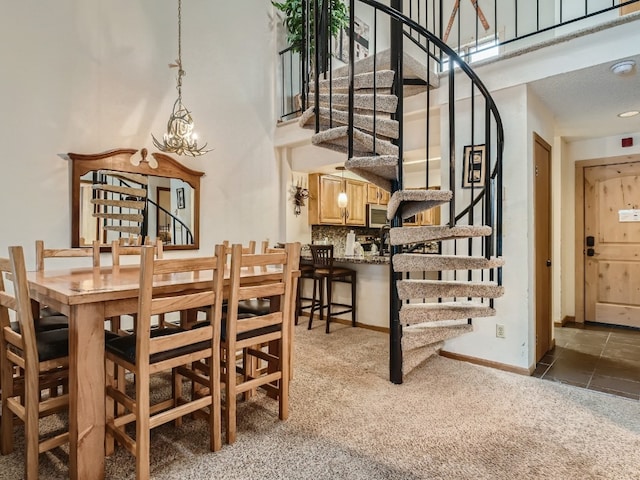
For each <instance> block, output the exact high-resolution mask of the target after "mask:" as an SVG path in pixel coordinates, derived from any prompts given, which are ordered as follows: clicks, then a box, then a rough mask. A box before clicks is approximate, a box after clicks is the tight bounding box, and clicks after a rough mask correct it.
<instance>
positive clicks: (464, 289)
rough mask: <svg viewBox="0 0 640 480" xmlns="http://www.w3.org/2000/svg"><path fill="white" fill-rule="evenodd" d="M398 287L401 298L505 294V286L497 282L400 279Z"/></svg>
mask: <svg viewBox="0 0 640 480" xmlns="http://www.w3.org/2000/svg"><path fill="white" fill-rule="evenodd" d="M396 287H397V289H398V297H399V298H400V300H410V299H414V298H449V297H467V298H468V297H471V298H498V297H501V296H502V295H503V294H504V287H503V286H502V285H498V284H497V283H495V282H468V281H460V280H455V281H451V280H398V281H397V282H396Z"/></svg>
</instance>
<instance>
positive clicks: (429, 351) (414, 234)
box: [299, 0, 504, 383]
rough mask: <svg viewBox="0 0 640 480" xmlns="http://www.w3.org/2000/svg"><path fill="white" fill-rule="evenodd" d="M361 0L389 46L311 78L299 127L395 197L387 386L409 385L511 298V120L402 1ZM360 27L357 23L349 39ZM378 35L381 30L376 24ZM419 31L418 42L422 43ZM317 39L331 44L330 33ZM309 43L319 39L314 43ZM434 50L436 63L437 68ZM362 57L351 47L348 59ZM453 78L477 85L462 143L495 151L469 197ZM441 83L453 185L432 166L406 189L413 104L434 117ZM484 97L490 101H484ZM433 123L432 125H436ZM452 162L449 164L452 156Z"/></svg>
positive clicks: (488, 155) (320, 5)
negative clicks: (507, 290) (406, 134)
mask: <svg viewBox="0 0 640 480" xmlns="http://www.w3.org/2000/svg"><path fill="white" fill-rule="evenodd" d="M327 3H329V2H322V1H319V2H317V4H318V5H317V7H316V6H315V5H313V4H314V2H313V1H312V2H311V4H312V6H311V8H312V9H313V8H317V9H318V10H315V12H318V14H321V13H322V9H323V8H324V9H325V10H326V9H328V8H330V7H329V6H328V5H327ZM354 4H359V6H358V8H364V6H368V7H370V8H371V9H372V10H373V11H375V16H374V18H378V17H385V18H387V19H389V20H390V36H391V47H390V48H389V49H385V50H383V51H381V52H376V51H372V52H370V55H369V56H368V57H366V58H365V59H364V60H360V61H358V62H353V61H351V62H350V63H349V64H347V65H344V66H342V67H339V68H332V66H331V61H329V62H328V63H329V68H328V69H327V72H326V73H323V74H319V75H317V76H316V77H315V78H313V77H312V78H311V79H310V81H309V90H308V98H310V99H312V100H313V101H312V102H310V103H311V104H312V105H311V106H310V107H309V108H308V109H306V110H305V111H304V112H303V113H302V115H301V117H300V120H299V122H300V125H301V126H302V127H305V128H313V129H314V130H315V133H314V134H313V136H312V143H313V144H314V145H317V146H320V147H325V148H330V149H333V150H338V151H341V152H344V153H346V155H347V160H346V162H345V167H346V168H347V169H348V170H350V171H352V172H353V173H355V174H357V175H359V176H360V177H362V178H364V179H366V180H368V181H369V182H372V183H374V184H376V185H377V186H379V187H380V188H383V189H385V190H387V191H389V192H391V199H390V202H389V205H388V218H389V220H390V221H391V227H392V228H391V231H390V242H391V245H392V248H391V261H390V263H391V266H390V270H391V271H390V277H391V280H392V282H393V284H394V285H395V288H392V295H391V297H392V298H391V305H390V312H389V313H390V357H391V358H390V379H391V381H392V382H394V383H401V382H402V378H403V375H406V374H407V373H409V372H410V371H411V370H412V369H413V368H415V367H416V366H418V365H420V364H422V363H423V362H424V361H425V360H426V359H428V358H429V357H431V356H432V355H434V354H436V353H438V352H439V350H440V349H441V348H442V346H443V344H444V342H445V341H446V340H448V339H451V338H454V337H457V336H459V335H463V334H465V333H467V332H469V331H471V330H472V329H473V319H478V318H483V317H490V316H493V315H495V308H494V299H496V298H499V297H500V296H502V295H503V291H504V290H503V287H502V285H501V283H502V282H501V278H502V277H501V269H502V266H503V263H504V262H503V260H502V258H500V254H501V249H502V245H501V240H500V238H501V223H502V213H501V208H500V207H501V202H502V199H501V190H502V188H501V163H502V148H503V134H502V125H501V121H500V116H499V113H498V111H497V108H496V106H495V103H494V102H493V100H492V99H491V96H490V95H489V93H488V91H487V90H486V88H485V87H484V85H483V84H482V82H481V81H480V79H479V78H478V77H477V76H476V75H475V73H474V72H473V71H472V70H471V69H470V68H469V67H468V65H466V64H465V63H464V61H463V60H462V59H461V58H460V57H458V55H457V54H456V52H454V51H453V50H451V49H450V48H449V47H447V45H446V44H444V43H443V42H442V41H441V40H440V39H439V38H437V37H436V36H434V35H433V34H431V33H430V32H429V31H428V30H427V29H426V28H425V27H423V26H421V25H419V24H417V23H416V22H415V21H413V20H411V19H410V18H408V17H406V16H404V15H403V14H402V13H401V12H400V8H401V2H399V1H392V2H391V7H388V6H385V5H382V4H380V3H379V2H375V1H370V0H362V1H359V2H351V8H353V6H354ZM325 13H326V14H328V13H330V12H326V11H325ZM353 17H354V15H351V18H352V19H353ZM353 27H354V24H353V21H352V22H351V25H350V29H351V30H350V32H353ZM374 28H375V31H376V32H377V31H378V26H377V25H376V26H375V27H374ZM372 30H373V29H372ZM416 34H417V36H418V37H417V38H419V39H420V41H415V38H416ZM350 38H351V39H353V38H354V35H353V34H351V35H350ZM318 39H319V40H318V42H322V38H321V37H318ZM409 41H411V43H412V52H413V51H416V48H415V46H416V45H417V46H421V45H422V51H423V52H424V60H421V59H420V58H416V56H414V54H408V53H407V49H405V48H404V47H403V45H405V44H406V43H408V42H409ZM311 42H312V43H314V42H315V40H314V39H313V38H312V40H311ZM370 44H371V42H370ZM374 44H375V42H374ZM317 50H319V49H317ZM436 50H437V51H438V53H439V55H438V56H437V58H439V59H440V60H439V62H437V61H434V58H436V56H434V54H433V52H434V51H436ZM417 51H420V49H417ZM353 52H354V44H353V41H352V42H351V44H350V55H349V58H351V59H353V58H354V55H353ZM443 58H446V59H447V60H448V61H449V62H450V63H449V67H450V68H449V73H448V74H447V75H446V76H445V79H446V86H441V85H440V82H439V80H440V78H439V76H438V74H437V73H434V72H433V71H432V69H433V68H432V67H433V66H434V65H436V64H438V63H440V64H442V62H443V60H442V59H443ZM318 60H319V59H318V54H316V64H320V63H319V62H318ZM454 62H455V63H454ZM454 65H455V66H458V67H459V72H460V73H456V71H457V70H458V69H454ZM456 75H465V76H466V77H467V80H468V81H470V85H471V88H472V90H471V94H470V101H471V102H472V105H471V112H472V115H471V117H472V118H471V120H470V121H471V125H470V127H468V130H469V136H468V137H467V138H466V142H465V143H471V145H472V146H475V145H480V144H482V145H483V146H485V148H486V152H485V154H486V158H485V161H486V162H487V174H486V175H485V179H484V183H483V184H478V185H471V189H470V190H466V191H463V190H462V189H461V188H460V187H459V186H457V185H456V183H457V182H456V179H457V178H458V177H459V174H458V173H456V172H457V171H459V170H460V164H461V163H462V162H461V161H460V158H459V157H458V156H457V155H458V153H459V152H461V151H462V150H463V145H461V144H460V142H459V141H458V140H457V139H456V129H457V128H458V122H462V121H463V115H461V114H460V113H459V111H458V109H460V108H461V107H460V106H459V105H456V104H457V103H459V102H456V101H455V98H456V95H457V94H458V92H459V89H458V90H456V83H455V82H456ZM436 88H447V89H449V91H448V95H449V100H450V104H449V107H448V108H449V110H448V111H447V115H448V116H449V130H450V131H449V132H448V133H449V145H448V146H446V147H445V146H443V147H442V148H443V150H445V148H448V149H449V153H448V155H449V162H443V166H442V168H443V170H444V169H447V171H448V176H449V179H448V181H449V188H448V189H447V188H446V185H445V184H444V183H443V185H442V187H441V189H440V190H434V189H427V187H428V186H429V183H430V182H429V176H430V175H433V172H430V171H429V162H426V165H427V166H426V167H425V185H424V189H405V188H404V186H403V160H402V159H403V104H404V100H405V99H407V98H409V97H410V96H415V95H421V98H422V97H424V99H425V102H426V108H425V110H426V114H425V115H427V116H428V112H429V111H430V107H431V105H432V100H431V91H432V90H433V89H436ZM477 96H481V97H482V100H478V99H476V97H477ZM476 103H477V105H476ZM480 105H481V106H482V107H484V115H485V118H484V119H483V122H478V121H477V120H476V119H475V117H476V116H477V115H474V114H473V112H474V108H475V107H476V106H480ZM464 108H465V107H463V109H464ZM466 108H468V107H466ZM466 121H469V119H467V120H466ZM481 123H482V124H481ZM426 124H427V129H428V125H429V120H428V119H427V120H426ZM479 124H481V125H479ZM492 135H494V136H492ZM427 138H429V137H428V132H427ZM427 143H428V140H427ZM426 150H427V151H428V145H427V148H426ZM443 158H446V157H445V156H444V154H443ZM439 206H443V208H447V206H448V210H449V217H448V219H446V220H448V221H447V222H446V223H444V224H442V225H434V226H421V227H420V226H418V227H416V226H403V225H402V222H403V220H406V219H407V218H409V217H411V216H413V215H415V214H417V213H419V212H421V211H425V210H429V209H432V208H435V207H439ZM424 242H439V245H440V252H441V254H437V255H432V254H417V253H408V252H409V251H410V250H411V249H410V248H407V247H410V246H411V245H413V244H420V243H424ZM434 276H437V279H434Z"/></svg>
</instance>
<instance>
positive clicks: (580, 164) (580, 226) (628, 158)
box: [574, 154, 640, 324]
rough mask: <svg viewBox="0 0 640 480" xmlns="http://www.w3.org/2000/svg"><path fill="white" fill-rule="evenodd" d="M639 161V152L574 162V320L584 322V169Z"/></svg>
mask: <svg viewBox="0 0 640 480" xmlns="http://www.w3.org/2000/svg"><path fill="white" fill-rule="evenodd" d="M636 162H640V154H634V155H621V156H617V157H606V158H594V159H592V160H580V161H577V162H576V163H575V211H576V217H575V232H576V235H575V249H574V254H575V272H576V276H575V322H576V323H582V324H583V323H584V310H585V309H584V299H585V295H584V283H585V278H584V255H585V250H584V249H585V247H584V170H585V168H589V167H600V166H607V165H615V164H617V163H636Z"/></svg>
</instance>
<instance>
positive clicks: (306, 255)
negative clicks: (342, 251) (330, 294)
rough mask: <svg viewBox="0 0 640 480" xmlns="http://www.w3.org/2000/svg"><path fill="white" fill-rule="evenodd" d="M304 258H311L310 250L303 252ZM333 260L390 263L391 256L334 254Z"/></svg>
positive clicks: (372, 263) (376, 263)
mask: <svg viewBox="0 0 640 480" xmlns="http://www.w3.org/2000/svg"><path fill="white" fill-rule="evenodd" d="M302 258H303V259H305V260H311V254H309V253H308V252H303V253H302ZM333 261H334V262H335V263H363V264H369V265H389V256H388V255H386V256H381V255H365V256H364V257H346V256H344V255H334V256H333Z"/></svg>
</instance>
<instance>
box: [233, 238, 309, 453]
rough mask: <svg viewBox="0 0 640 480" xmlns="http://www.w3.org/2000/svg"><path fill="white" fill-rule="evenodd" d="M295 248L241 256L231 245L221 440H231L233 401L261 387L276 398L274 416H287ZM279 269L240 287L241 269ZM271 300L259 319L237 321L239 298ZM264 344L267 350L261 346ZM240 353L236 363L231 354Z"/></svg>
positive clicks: (297, 254)
mask: <svg viewBox="0 0 640 480" xmlns="http://www.w3.org/2000/svg"><path fill="white" fill-rule="evenodd" d="M299 258H300V244H299V243H290V244H287V245H286V246H285V249H284V250H283V251H280V252H276V253H265V254H253V255H251V254H249V255H247V254H243V253H242V246H241V245H233V247H232V253H231V266H230V270H231V273H230V275H231V276H230V285H229V300H228V305H227V316H226V321H225V322H224V328H223V330H222V341H221V345H222V360H223V374H222V380H223V383H224V385H225V395H224V398H225V401H224V412H225V420H226V421H225V433H226V435H225V439H226V442H227V443H233V442H235V440H236V402H237V397H238V395H241V394H243V393H244V392H248V391H251V390H253V389H256V388H260V389H262V390H264V391H266V392H267V393H269V394H270V395H272V396H274V397H275V398H277V399H278V404H279V406H278V415H279V418H280V419H281V420H286V419H287V417H288V415H289V367H290V365H289V359H290V355H289V350H290V338H291V336H290V335H291V326H292V321H291V315H292V310H291V307H292V302H291V296H292V295H293V284H294V274H293V273H294V272H295V271H297V269H298V262H299ZM268 265H272V266H280V267H281V268H282V272H281V274H279V275H276V277H275V278H273V279H271V280H265V281H264V282H261V283H260V284H259V285H243V284H242V282H241V276H242V271H243V269H252V268H255V269H263V268H266V267H267V266H268ZM256 297H270V298H271V300H272V307H271V311H270V312H269V313H266V314H264V315H256V316H251V317H249V318H239V314H238V304H239V302H241V301H242V300H245V299H249V298H256ZM264 345H268V349H267V350H265V349H264V348H263V346H264ZM238 351H241V352H242V356H241V359H240V361H239V362H238V361H237V356H236V352H238ZM252 358H256V359H259V360H261V361H264V362H267V364H268V367H267V368H265V369H258V370H256V369H254V368H252V365H253V363H252Z"/></svg>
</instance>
